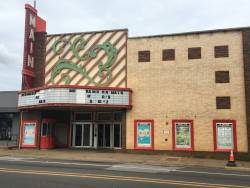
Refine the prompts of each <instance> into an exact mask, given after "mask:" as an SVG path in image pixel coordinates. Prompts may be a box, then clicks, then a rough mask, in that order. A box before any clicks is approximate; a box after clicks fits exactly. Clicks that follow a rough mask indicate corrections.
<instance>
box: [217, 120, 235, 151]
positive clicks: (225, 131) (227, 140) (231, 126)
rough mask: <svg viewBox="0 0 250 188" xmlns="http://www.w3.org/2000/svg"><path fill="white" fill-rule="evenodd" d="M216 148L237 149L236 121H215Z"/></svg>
mask: <svg viewBox="0 0 250 188" xmlns="http://www.w3.org/2000/svg"><path fill="white" fill-rule="evenodd" d="M214 137H215V150H217V151H228V150H231V149H233V150H234V149H236V143H235V142H236V134H235V121H231V120H229V121H226V120H221V121H220V120H218V121H214Z"/></svg>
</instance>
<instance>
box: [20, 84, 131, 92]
mask: <svg viewBox="0 0 250 188" xmlns="http://www.w3.org/2000/svg"><path fill="white" fill-rule="evenodd" d="M50 88H69V89H70V88H74V89H96V90H118V91H129V92H132V90H131V89H130V88H120V87H97V86H78V85H49V86H42V87H36V88H32V89H26V90H21V91H19V92H18V93H25V92H31V91H38V90H43V89H50Z"/></svg>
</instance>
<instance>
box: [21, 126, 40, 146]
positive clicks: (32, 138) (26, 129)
mask: <svg viewBox="0 0 250 188" xmlns="http://www.w3.org/2000/svg"><path fill="white" fill-rule="evenodd" d="M37 129H38V123H37V121H23V123H22V132H21V133H22V135H21V136H22V142H21V146H22V147H36V139H37Z"/></svg>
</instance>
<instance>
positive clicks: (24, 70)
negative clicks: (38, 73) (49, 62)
mask: <svg viewBox="0 0 250 188" xmlns="http://www.w3.org/2000/svg"><path fill="white" fill-rule="evenodd" d="M22 73H23V74H24V75H28V76H31V77H35V73H34V72H33V71H31V70H29V69H26V68H24V69H23V72H22Z"/></svg>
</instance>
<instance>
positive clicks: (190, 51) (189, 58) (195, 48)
mask: <svg viewBox="0 0 250 188" xmlns="http://www.w3.org/2000/svg"><path fill="white" fill-rule="evenodd" d="M192 50H200V54H199V55H200V56H199V57H198V58H196V57H192V56H191V55H190V54H191V53H193V52H192ZM195 59H196V60H197V59H202V48H201V47H191V48H188V60H195Z"/></svg>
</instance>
